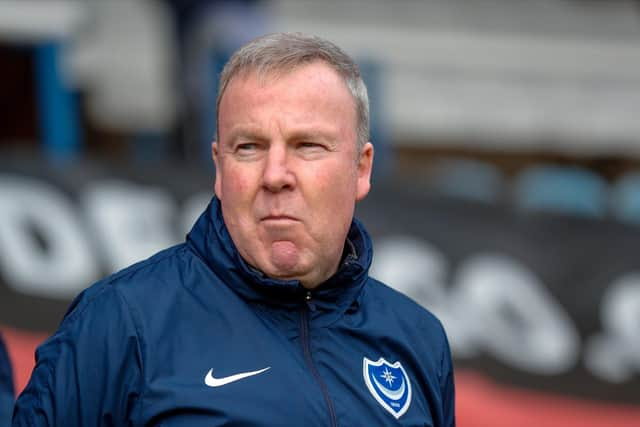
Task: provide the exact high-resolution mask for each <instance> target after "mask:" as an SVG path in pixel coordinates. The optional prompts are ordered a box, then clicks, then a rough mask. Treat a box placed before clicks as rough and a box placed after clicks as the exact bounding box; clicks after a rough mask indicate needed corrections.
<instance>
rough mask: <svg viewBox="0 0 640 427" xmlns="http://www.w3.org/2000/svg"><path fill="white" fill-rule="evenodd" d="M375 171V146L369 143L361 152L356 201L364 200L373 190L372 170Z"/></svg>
mask: <svg viewBox="0 0 640 427" xmlns="http://www.w3.org/2000/svg"><path fill="white" fill-rule="evenodd" d="M372 169H373V144H372V143H370V142H367V143H366V144H365V145H364V147H362V150H361V151H360V157H359V158H358V183H357V188H356V200H357V201H359V200H362V199H364V198H365V197H366V196H367V194H369V190H370V189H371V170H372Z"/></svg>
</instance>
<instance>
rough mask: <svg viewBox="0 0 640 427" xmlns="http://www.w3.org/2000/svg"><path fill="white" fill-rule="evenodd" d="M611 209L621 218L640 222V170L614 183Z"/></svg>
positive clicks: (630, 221) (626, 220) (635, 222)
mask: <svg viewBox="0 0 640 427" xmlns="http://www.w3.org/2000/svg"><path fill="white" fill-rule="evenodd" d="M611 209H612V211H613V214H614V216H615V217H616V218H618V219H619V220H621V221H624V222H629V223H634V224H640V171H638V172H630V173H627V174H625V175H623V176H622V177H621V178H619V179H618V181H617V182H616V183H615V184H614V186H613V188H612V190H611Z"/></svg>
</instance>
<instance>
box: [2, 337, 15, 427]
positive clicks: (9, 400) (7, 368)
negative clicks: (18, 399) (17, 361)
mask: <svg viewBox="0 0 640 427" xmlns="http://www.w3.org/2000/svg"><path fill="white" fill-rule="evenodd" d="M13 398H14V394H13V371H12V369H11V361H10V360H9V355H8V353H7V349H6V348H5V345H4V342H3V340H2V335H1V334H0V427H6V426H8V425H9V422H10V421H11V408H13Z"/></svg>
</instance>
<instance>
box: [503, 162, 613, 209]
mask: <svg viewBox="0 0 640 427" xmlns="http://www.w3.org/2000/svg"><path fill="white" fill-rule="evenodd" d="M513 190H514V194H513V197H514V202H515V204H516V206H517V207H518V208H521V209H525V210H531V211H546V212H554V213H563V214H572V215H577V216H585V217H594V218H601V217H604V216H605V215H606V211H607V192H608V187H607V183H606V182H605V180H604V179H603V178H602V177H600V176H599V175H597V174H595V173H593V172H591V171H589V170H587V169H583V168H578V167H562V166H552V165H541V166H533V167H530V168H528V169H526V170H525V171H523V172H521V173H520V175H518V176H517V177H516V179H515V181H514V188H513Z"/></svg>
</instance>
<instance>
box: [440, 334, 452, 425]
mask: <svg viewBox="0 0 640 427" xmlns="http://www.w3.org/2000/svg"><path fill="white" fill-rule="evenodd" d="M440 393H441V396H442V414H443V424H442V425H443V426H445V427H455V425H456V415H455V410H456V408H455V406H456V405H455V386H454V379H453V362H452V360H451V349H450V347H449V342H448V340H447V338H446V335H445V337H444V351H443V354H442V361H441V364H440Z"/></svg>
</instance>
